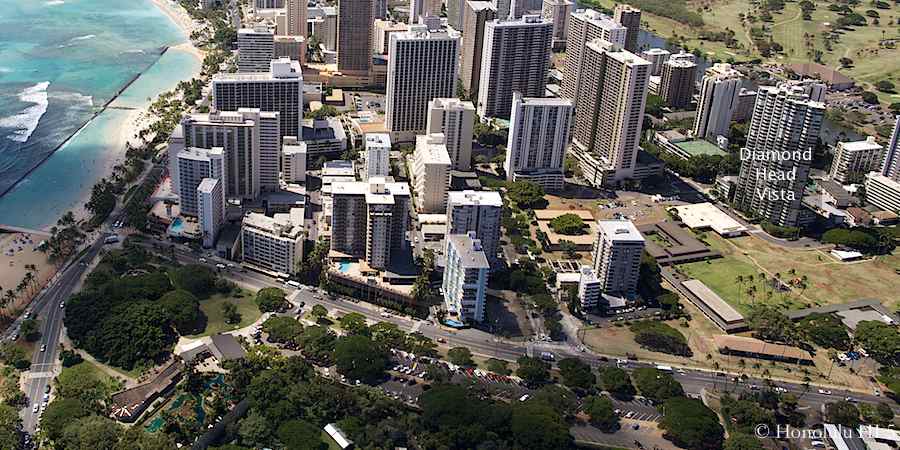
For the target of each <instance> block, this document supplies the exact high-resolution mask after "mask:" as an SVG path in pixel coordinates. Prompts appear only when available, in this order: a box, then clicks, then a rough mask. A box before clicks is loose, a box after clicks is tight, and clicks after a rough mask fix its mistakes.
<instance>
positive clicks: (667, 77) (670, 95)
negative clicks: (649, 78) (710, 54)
mask: <svg viewBox="0 0 900 450" xmlns="http://www.w3.org/2000/svg"><path fill="white" fill-rule="evenodd" d="M694 59H695V58H694V55H692V54H690V53H683V52H682V53H679V54H677V55H672V56H671V57H670V58H669V60H668V61H666V63H665V64H663V69H662V79H661V80H660V86H659V91H660V92H659V93H660V97H662V99H663V101H665V102H666V104H667V105H669V106H671V107H673V108H686V107H687V106H688V105H690V104H691V98H692V97H693V95H694V84H695V83H696V79H697V63H695V62H694Z"/></svg>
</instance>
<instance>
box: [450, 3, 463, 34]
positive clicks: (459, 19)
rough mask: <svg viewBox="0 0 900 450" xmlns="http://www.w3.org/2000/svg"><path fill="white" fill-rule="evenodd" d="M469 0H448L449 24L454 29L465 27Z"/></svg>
mask: <svg viewBox="0 0 900 450" xmlns="http://www.w3.org/2000/svg"><path fill="white" fill-rule="evenodd" d="M466 2H467V0H447V25H450V27H451V28H453V29H454V30H460V31H462V30H464V29H465V20H466V19H465V16H464V15H463V11H465V10H466Z"/></svg>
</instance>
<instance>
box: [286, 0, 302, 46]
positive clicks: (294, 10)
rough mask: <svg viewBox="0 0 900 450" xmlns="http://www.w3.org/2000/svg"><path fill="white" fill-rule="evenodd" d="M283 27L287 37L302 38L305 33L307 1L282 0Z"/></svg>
mask: <svg viewBox="0 0 900 450" xmlns="http://www.w3.org/2000/svg"><path fill="white" fill-rule="evenodd" d="M284 13H285V14H284V15H285V25H286V27H285V28H287V33H285V34H286V35H288V36H303V37H304V38H305V37H306V33H307V31H308V30H307V26H308V25H307V16H308V13H307V1H306V0H284Z"/></svg>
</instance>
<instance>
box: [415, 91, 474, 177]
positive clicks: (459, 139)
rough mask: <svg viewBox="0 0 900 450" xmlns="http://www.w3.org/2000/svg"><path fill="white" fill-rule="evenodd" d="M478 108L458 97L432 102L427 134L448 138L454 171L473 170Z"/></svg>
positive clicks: (429, 104) (448, 147)
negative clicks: (473, 146) (438, 134)
mask: <svg viewBox="0 0 900 450" xmlns="http://www.w3.org/2000/svg"><path fill="white" fill-rule="evenodd" d="M474 128H475V105H473V104H472V102H465V101H461V100H460V99H458V98H435V99H433V100H431V101H429V102H428V120H427V121H426V125H425V132H426V133H428V134H433V133H440V134H443V135H444V145H446V146H447V153H448V154H449V155H450V164H451V167H452V169H453V170H462V171H468V170H471V169H472V139H473V135H474Z"/></svg>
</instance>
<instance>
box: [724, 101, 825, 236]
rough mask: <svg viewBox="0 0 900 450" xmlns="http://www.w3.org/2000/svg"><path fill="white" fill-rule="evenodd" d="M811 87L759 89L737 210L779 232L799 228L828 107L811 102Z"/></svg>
mask: <svg viewBox="0 0 900 450" xmlns="http://www.w3.org/2000/svg"><path fill="white" fill-rule="evenodd" d="M809 92H810V87H809V86H807V87H804V86H799V85H796V84H792V83H782V84H780V85H778V86H765V87H760V88H759V90H758V91H757V94H756V105H755V106H754V108H753V118H752V119H751V120H750V129H749V130H748V132H747V147H746V148H744V149H741V170H740V173H739V175H738V184H737V190H736V191H735V196H734V204H735V207H736V208H737V209H740V210H742V211H745V212H746V213H748V214H750V215H751V216H753V217H755V218H758V219H760V220H762V221H766V222H769V223H772V224H775V225H778V226H783V227H795V226H797V225H798V224H799V220H800V212H801V201H802V200H803V189H804V187H805V186H806V181H807V179H808V178H809V166H810V163H811V161H812V154H813V148H814V147H815V144H816V139H817V138H818V136H819V130H820V129H821V128H822V118H823V116H824V114H825V105H824V104H823V103H821V102H816V101H812V100H810V94H809Z"/></svg>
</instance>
